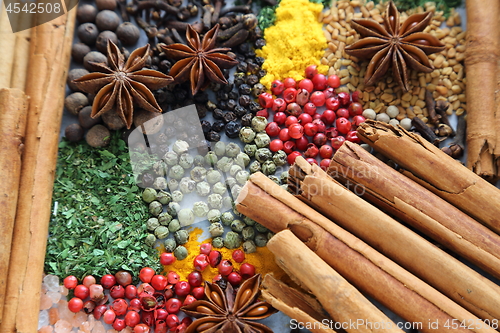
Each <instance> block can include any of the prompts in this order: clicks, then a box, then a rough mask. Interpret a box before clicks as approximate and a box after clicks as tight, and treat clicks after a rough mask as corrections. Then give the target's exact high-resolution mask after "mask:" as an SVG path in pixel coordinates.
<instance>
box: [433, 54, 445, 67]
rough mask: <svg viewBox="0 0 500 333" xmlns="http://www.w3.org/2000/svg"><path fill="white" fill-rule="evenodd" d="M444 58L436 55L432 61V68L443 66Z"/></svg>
mask: <svg viewBox="0 0 500 333" xmlns="http://www.w3.org/2000/svg"><path fill="white" fill-rule="evenodd" d="M443 62H444V56H443V55H442V54H440V55H438V56H437V57H436V59H435V60H434V67H436V68H441V67H442V66H443Z"/></svg>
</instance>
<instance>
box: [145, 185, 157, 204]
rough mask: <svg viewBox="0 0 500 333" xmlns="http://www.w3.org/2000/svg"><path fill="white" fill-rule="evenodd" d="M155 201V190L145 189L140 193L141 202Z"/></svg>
mask: <svg viewBox="0 0 500 333" xmlns="http://www.w3.org/2000/svg"><path fill="white" fill-rule="evenodd" d="M155 199H156V190H155V189H154V188H151V187H146V188H145V189H144V191H143V192H142V200H144V202H145V203H151V202H152V201H153V200H155Z"/></svg>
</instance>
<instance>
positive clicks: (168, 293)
mask: <svg viewBox="0 0 500 333" xmlns="http://www.w3.org/2000/svg"><path fill="white" fill-rule="evenodd" d="M167 280H168V279H167ZM174 286H175V284H169V285H167V286H166V287H165V290H164V292H163V294H164V295H165V299H170V298H172V297H174Z"/></svg>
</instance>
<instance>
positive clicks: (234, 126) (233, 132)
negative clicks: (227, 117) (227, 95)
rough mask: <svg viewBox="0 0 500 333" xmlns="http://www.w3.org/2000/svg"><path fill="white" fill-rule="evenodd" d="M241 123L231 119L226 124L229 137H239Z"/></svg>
mask: <svg viewBox="0 0 500 333" xmlns="http://www.w3.org/2000/svg"><path fill="white" fill-rule="evenodd" d="M240 129H241V124H240V123H238V122H237V121H230V122H228V123H227V124H226V135H227V136H228V138H231V139H234V138H237V137H238V135H239V134H240Z"/></svg>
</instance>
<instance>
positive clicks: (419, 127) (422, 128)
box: [411, 117, 440, 147]
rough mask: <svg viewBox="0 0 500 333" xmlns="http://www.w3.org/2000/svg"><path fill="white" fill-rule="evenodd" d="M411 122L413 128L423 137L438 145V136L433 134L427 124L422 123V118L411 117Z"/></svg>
mask: <svg viewBox="0 0 500 333" xmlns="http://www.w3.org/2000/svg"><path fill="white" fill-rule="evenodd" d="M411 124H412V125H413V127H414V128H415V131H417V132H418V133H419V134H420V135H421V136H422V137H423V138H424V139H426V140H427V141H429V142H430V143H432V144H433V145H435V146H437V147H438V146H439V143H440V141H439V139H438V137H437V136H436V134H434V132H433V131H432V129H431V128H430V127H429V126H427V124H426V123H424V121H423V120H422V119H420V118H419V117H413V119H412V120H411Z"/></svg>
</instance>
